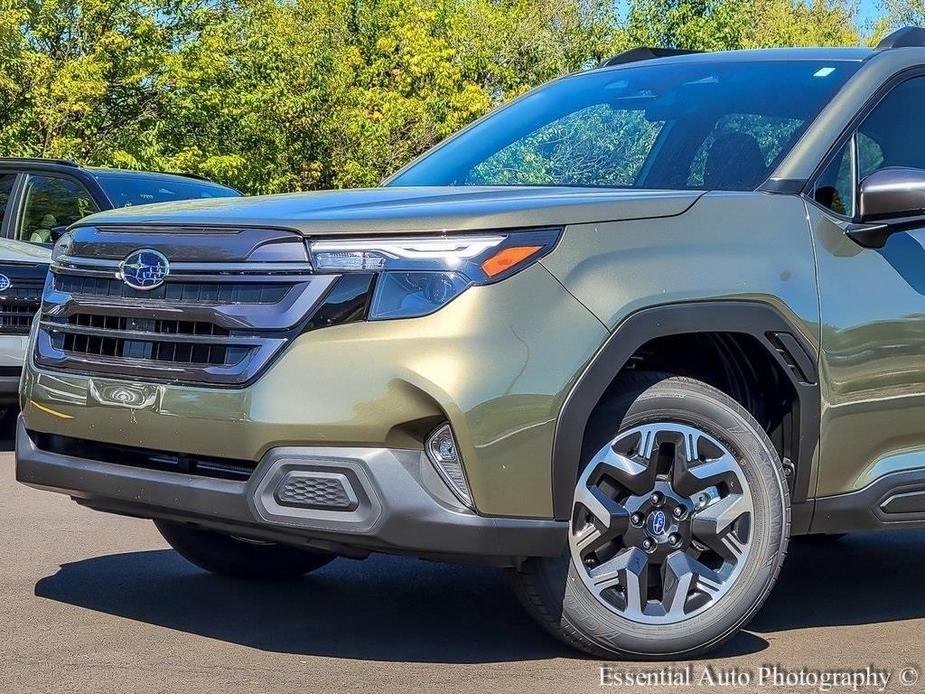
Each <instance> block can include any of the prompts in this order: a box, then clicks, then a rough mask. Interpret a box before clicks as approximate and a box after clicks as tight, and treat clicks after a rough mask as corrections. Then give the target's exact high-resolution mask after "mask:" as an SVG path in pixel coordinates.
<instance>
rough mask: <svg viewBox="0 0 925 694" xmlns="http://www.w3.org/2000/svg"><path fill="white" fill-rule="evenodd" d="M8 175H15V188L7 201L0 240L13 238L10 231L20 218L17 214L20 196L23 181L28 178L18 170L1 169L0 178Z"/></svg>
mask: <svg viewBox="0 0 925 694" xmlns="http://www.w3.org/2000/svg"><path fill="white" fill-rule="evenodd" d="M8 173H9V174H13V175H14V176H15V178H14V179H13V187H12V188H11V189H10V197H9V199H8V200H7V201H6V211H5V213H4V215H3V219H2V220H0V238H12V237H11V236H9V229H10V228H11V227H12V225H13V220H14V219H18V218H19V214H18V212H17V210H18V208H19V195H20V190H21V188H22V184H23V181H24V180H25V178H26V176H25V174H24V173H23V172H22V171H19V170H18V169H0V176H2V175H5V174H8Z"/></svg>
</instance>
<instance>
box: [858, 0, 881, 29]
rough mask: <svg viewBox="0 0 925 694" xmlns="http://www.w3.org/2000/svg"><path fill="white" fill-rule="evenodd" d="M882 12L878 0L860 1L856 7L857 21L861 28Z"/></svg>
mask: <svg viewBox="0 0 925 694" xmlns="http://www.w3.org/2000/svg"><path fill="white" fill-rule="evenodd" d="M882 12H883V8H882V7H880V3H879V1H878V0H861V2H860V6H859V7H858V19H859V20H860V23H861V25H862V27H863V25H864V23H865V22H867V21H868V20H873V19H876V18H877V17H879V16H880V14H881V13H882Z"/></svg>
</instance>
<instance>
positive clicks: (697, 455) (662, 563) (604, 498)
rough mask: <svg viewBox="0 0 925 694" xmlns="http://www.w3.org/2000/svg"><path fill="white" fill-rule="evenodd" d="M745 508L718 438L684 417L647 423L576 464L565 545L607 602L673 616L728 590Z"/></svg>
mask: <svg viewBox="0 0 925 694" xmlns="http://www.w3.org/2000/svg"><path fill="white" fill-rule="evenodd" d="M753 513H754V511H753V505H752V497H751V493H750V491H749V487H748V483H747V481H746V478H745V475H744V474H743V472H742V468H741V466H740V464H739V461H738V460H737V458H736V456H735V455H733V453H732V452H731V451H730V449H729V448H728V447H727V446H726V445H724V444H723V443H721V442H720V441H719V440H717V439H716V438H715V437H713V436H711V435H710V434H708V433H706V432H704V431H701V430H699V429H697V428H695V427H692V426H688V425H686V424H681V423H673V422H660V423H650V424H645V425H642V426H637V427H634V428H632V429H629V430H628V431H625V432H623V433H621V434H620V435H619V436H617V437H616V438H615V439H613V440H612V441H610V442H609V443H608V444H606V445H605V446H604V447H603V448H601V450H600V451H598V452H597V454H596V455H595V456H594V457H593V458H592V460H591V462H590V464H589V465H588V466H587V467H586V468H585V470H584V472H583V474H582V475H581V477H580V479H579V480H578V485H577V487H576V492H575V502H574V508H573V511H572V518H571V524H570V532H569V548H570V552H571V556H572V561H573V563H574V565H575V567H576V568H577V570H578V573H579V575H580V576H581V579H582V581H583V582H584V584H585V586H586V587H587V588H588V590H590V591H591V593H592V594H593V595H594V596H595V597H596V598H597V599H598V600H599V601H600V602H601V603H602V604H603V605H605V606H606V607H607V608H608V609H610V610H612V611H613V612H616V613H617V614H619V615H620V616H622V617H624V618H626V619H629V620H631V621H634V622H639V623H643V624H670V623H676V622H680V621H683V620H686V619H689V618H691V617H693V616H695V615H697V614H700V613H702V612H703V611H705V610H707V609H708V608H709V607H711V606H712V605H714V604H715V603H716V602H717V601H719V600H720V599H722V597H723V596H724V595H726V593H728V591H729V589H730V588H731V586H732V585H733V583H734V582H735V580H736V579H737V577H738V575H739V573H740V572H741V570H742V567H743V566H744V564H745V562H746V559H747V557H748V554H749V551H750V549H751V539H752V523H753Z"/></svg>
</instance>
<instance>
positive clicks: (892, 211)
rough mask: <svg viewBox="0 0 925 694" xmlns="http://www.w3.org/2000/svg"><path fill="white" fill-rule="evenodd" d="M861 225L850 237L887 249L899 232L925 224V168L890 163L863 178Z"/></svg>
mask: <svg viewBox="0 0 925 694" xmlns="http://www.w3.org/2000/svg"><path fill="white" fill-rule="evenodd" d="M858 213H859V217H860V224H854V225H852V226H851V227H850V228H849V229H848V232H847V233H848V236H850V237H851V238H852V239H854V240H855V241H857V242H858V243H859V244H861V245H862V246H866V247H868V248H883V245H884V244H885V243H886V240H887V238H889V236H890V235H891V234H894V233H896V232H897V231H903V230H904V229H914V228H916V227H925V169H913V168H909V167H904V166H890V167H887V168H885V169H880V170H879V171H875V172H874V173H872V174H871V175H870V176H868V177H867V178H865V179H864V180H863V181H861V185H860V188H859V191H858Z"/></svg>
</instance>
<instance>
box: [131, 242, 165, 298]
mask: <svg viewBox="0 0 925 694" xmlns="http://www.w3.org/2000/svg"><path fill="white" fill-rule="evenodd" d="M169 274H170V261H169V260H167V256H165V255H164V254H163V253H161V252H160V251H155V250H152V249H150V248H142V249H141V250H138V251H135V252H133V253H130V254H129V255H128V256H126V258H125V260H123V261H122V262H121V263H119V277H120V278H121V279H122V281H123V282H125V283H126V284H127V285H128V286H129V287H132V288H133V289H142V290H148V289H156V288H157V287H160V286H161V285H162V284H164V280H165V279H167V275H169Z"/></svg>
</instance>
